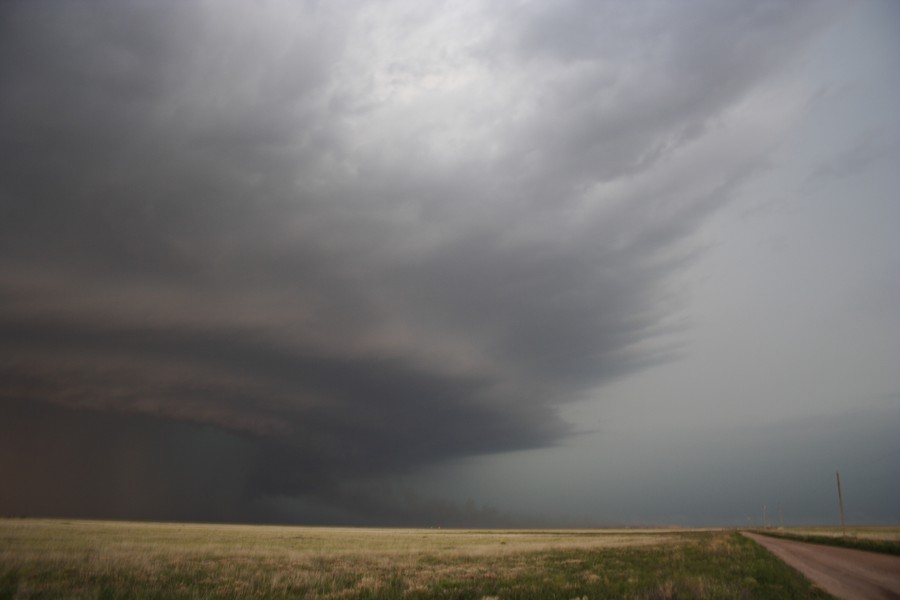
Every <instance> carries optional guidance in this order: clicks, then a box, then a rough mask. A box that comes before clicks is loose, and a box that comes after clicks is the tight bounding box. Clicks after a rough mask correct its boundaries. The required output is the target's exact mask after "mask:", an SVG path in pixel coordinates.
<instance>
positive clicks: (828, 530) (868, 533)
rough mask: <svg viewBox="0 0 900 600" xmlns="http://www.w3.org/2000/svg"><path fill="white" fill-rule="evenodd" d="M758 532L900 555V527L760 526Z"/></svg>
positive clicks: (784, 537) (800, 540)
mask: <svg viewBox="0 0 900 600" xmlns="http://www.w3.org/2000/svg"><path fill="white" fill-rule="evenodd" d="M756 531H757V532H758V533H761V534H763V535H768V536H772V537H777V538H783V539H788V540H796V541H798V542H810V543H814V544H826V545H829V546H839V547H842V548H853V549H856V550H866V551H868V552H880V553H882V554H893V555H896V556H900V527H896V526H893V527H876V526H866V527H847V529H846V531H845V532H844V531H841V528H840V527H788V528H782V529H759V530H756Z"/></svg>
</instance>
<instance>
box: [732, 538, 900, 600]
mask: <svg viewBox="0 0 900 600" xmlns="http://www.w3.org/2000/svg"><path fill="white" fill-rule="evenodd" d="M744 535H746V536H747V537H748V538H750V539H752V540H753V541H755V542H758V543H759V544H760V545H762V546H763V547H765V548H766V549H768V550H769V551H770V552H771V553H772V554H774V555H775V556H777V557H778V558H780V559H781V560H783V561H784V562H786V563H787V564H789V565H791V566H792V567H794V568H795V569H797V570H798V571H800V572H801V573H803V574H804V575H806V577H807V578H809V580H810V581H812V582H813V583H815V584H816V585H818V586H819V587H820V588H822V589H823V590H825V591H826V592H828V593H829V594H832V595H834V596H837V597H838V598H844V599H845V600H881V599H885V600H890V599H898V600H900V556H890V555H887V554H877V553H875V552H863V551H862V550H851V549H849V548H836V547H834V546H823V545H821V544H807V543H805V542H793V541H788V540H780V539H776V538H770V537H766V536H763V535H756V534H754V533H746V532H745V533H744Z"/></svg>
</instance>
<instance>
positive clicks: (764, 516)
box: [763, 504, 769, 529]
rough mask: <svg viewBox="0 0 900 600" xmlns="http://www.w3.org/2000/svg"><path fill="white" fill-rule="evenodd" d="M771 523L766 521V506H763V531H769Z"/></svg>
mask: <svg viewBox="0 0 900 600" xmlns="http://www.w3.org/2000/svg"><path fill="white" fill-rule="evenodd" d="M768 527H769V521H768V519H766V505H765V504H763V529H768Z"/></svg>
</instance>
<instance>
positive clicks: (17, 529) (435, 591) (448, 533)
mask: <svg viewBox="0 0 900 600" xmlns="http://www.w3.org/2000/svg"><path fill="white" fill-rule="evenodd" d="M584 597H588V598H591V599H598V598H637V599H646V600H651V599H665V598H675V597H678V598H723V599H724V598H729V599H731V598H776V599H777V598H827V597H829V596H828V595H827V594H825V593H824V592H822V591H820V590H817V589H814V588H813V587H812V586H811V585H810V584H809V582H808V581H807V580H805V579H804V578H803V577H802V576H801V575H799V574H798V573H797V572H796V571H794V570H793V569H790V568H789V567H787V566H786V565H784V563H782V562H781V561H779V560H778V559H776V558H775V557H773V556H772V555H771V554H770V553H769V552H767V551H766V550H764V549H763V548H762V547H760V546H759V545H757V544H755V543H753V542H752V541H750V540H748V539H746V538H744V537H742V536H740V535H739V534H737V533H735V532H730V531H678V530H626V531H609V530H600V531H517V530H513V531H481V530H472V531H465V530H423V529H340V528H308V527H265V526H239V525H187V524H160V523H125V522H103V521H61V520H37V519H9V520H2V519H0V598H103V599H106V598H192V599H201V598H350V599H352V598H472V599H475V600H479V599H489V598H562V599H571V598H584Z"/></svg>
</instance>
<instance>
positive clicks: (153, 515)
mask: <svg viewBox="0 0 900 600" xmlns="http://www.w3.org/2000/svg"><path fill="white" fill-rule="evenodd" d="M898 33H900V5H898V4H897V3H895V2H893V1H891V0H859V1H857V2H849V1H848V2H843V1H827V0H783V1H779V0H769V1H764V2H743V1H721V0H686V1H684V2H659V1H651V0H639V1H631V2H613V1H608V2H600V1H596V0H561V1H559V2H537V1H526V0H508V1H507V0H500V1H496V2H494V1H492V2H486V1H474V0H473V1H468V0H454V1H452V2H451V1H434V2H421V1H419V0H337V1H334V2H331V1H330V2H319V1H316V0H294V1H288V0H258V1H254V2H246V1H243V0H224V1H221V0H217V1H215V2H214V1H212V0H178V1H175V0H171V1H169V0H163V1H161V2H160V1H150V0H146V1H145V0H126V1H122V0H69V1H62V0H27V1H26V0H11V1H8V2H4V3H2V4H0V131H2V132H3V134H2V135H0V479H2V480H3V481H4V485H3V490H2V492H0V514H2V515H27V516H66V517H100V518H128V519H154V520H155V519H166V520H196V521H231V522H260V523H300V524H345V525H404V526H406V525H408V526H442V527H451V526H529V527H531V526H604V525H746V524H754V525H759V524H761V523H762V522H763V519H764V518H766V519H768V521H769V522H770V523H776V522H778V523H780V522H784V523H785V524H811V523H822V524H833V523H836V522H838V519H839V513H838V508H837V495H836V490H835V472H836V471H837V470H840V473H841V482H842V485H843V492H844V504H845V508H846V513H847V519H848V522H851V523H873V522H880V523H893V524H898V523H900V435H897V432H898V430H900V369H898V367H900V236H898V235H896V232H895V230H896V228H897V226H898V225H900V197H898V190H900V169H898V167H900V111H898V110H897V109H896V107H897V106H898V98H900V77H898V74H900V35H898Z"/></svg>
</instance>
